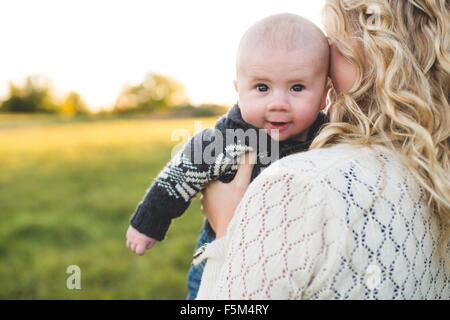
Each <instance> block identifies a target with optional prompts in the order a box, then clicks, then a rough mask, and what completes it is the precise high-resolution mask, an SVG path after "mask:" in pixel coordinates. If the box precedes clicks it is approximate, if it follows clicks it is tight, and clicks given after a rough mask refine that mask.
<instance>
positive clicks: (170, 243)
mask: <svg viewBox="0 0 450 320" xmlns="http://www.w3.org/2000/svg"><path fill="white" fill-rule="evenodd" d="M202 120H203V122H202V123H203V125H204V126H207V125H208V126H210V125H212V124H213V123H214V119H202ZM177 128H184V129H187V130H189V131H191V132H192V131H193V129H194V126H193V120H192V119H184V120H148V119H134V120H133V119H126V120H120V119H109V120H101V121H100V120H99V121H96V120H83V121H80V120H77V121H71V120H67V119H58V118H52V117H48V116H40V117H30V116H10V115H0V219H1V220H0V299H13V298H14V299H25V298H26V299H184V297H185V295H186V286H185V278H186V273H187V270H188V268H189V264H190V261H191V255H192V251H193V250H194V245H195V241H196V238H197V234H198V231H199V228H200V225H201V220H202V216H201V214H200V210H199V203H198V201H197V200H196V201H195V202H194V203H193V205H192V206H191V207H190V209H189V211H188V212H187V213H186V214H185V215H184V216H183V217H181V218H179V219H177V220H175V221H174V223H173V224H172V226H171V229H170V230H169V233H168V235H167V238H166V240H165V241H163V242H161V243H160V244H158V246H156V247H155V248H154V249H152V250H151V251H150V252H148V253H147V254H146V255H145V256H144V257H138V256H134V255H133V254H131V252H129V251H128V249H127V248H126V246H125V238H124V236H125V231H126V228H127V226H128V220H129V218H130V215H131V214H132V212H133V211H134V209H135V207H136V204H137V203H138V201H139V200H140V199H141V198H142V196H143V194H144V192H145V190H146V188H147V187H148V186H149V184H150V183H151V181H152V179H153V178H154V177H155V176H156V174H157V173H158V172H159V171H160V170H161V168H162V167H163V165H164V164H165V163H166V162H167V161H168V160H169V159H170V154H171V150H172V147H173V146H174V145H176V144H179V142H180V141H171V135H172V133H173V132H174V130H175V129H177ZM69 265H78V266H79V267H80V268H81V286H82V288H81V290H68V289H67V287H66V279H67V277H68V276H69V275H68V274H66V268H67V267H68V266H69Z"/></svg>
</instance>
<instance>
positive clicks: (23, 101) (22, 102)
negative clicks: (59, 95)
mask: <svg viewBox="0 0 450 320" xmlns="http://www.w3.org/2000/svg"><path fill="white" fill-rule="evenodd" d="M1 109H2V110H3V111H7V112H56V109H57V107H56V105H55V104H54V103H53V98H52V84H51V82H50V80H49V79H48V78H45V77H44V76H40V75H34V76H29V77H27V78H26V80H25V85H24V86H23V87H20V86H18V85H16V84H14V83H12V82H10V83H9V96H8V98H7V99H6V100H5V101H3V103H2V104H1Z"/></svg>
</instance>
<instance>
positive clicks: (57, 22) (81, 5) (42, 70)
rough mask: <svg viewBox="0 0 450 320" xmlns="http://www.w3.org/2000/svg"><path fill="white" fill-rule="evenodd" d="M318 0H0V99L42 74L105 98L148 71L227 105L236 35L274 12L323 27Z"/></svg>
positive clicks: (90, 97) (64, 87)
mask: <svg viewBox="0 0 450 320" xmlns="http://www.w3.org/2000/svg"><path fill="white" fill-rule="evenodd" d="M323 4H324V0H316V1H305V0H240V1H239V0H228V1H217V0H209V1H207V0H191V1H186V0H184V1H183V0H159V1H156V0H146V1H145V0H38V1H36V0H1V1H0V41H1V50H0V99H1V98H3V97H4V96H5V95H6V93H7V88H8V82H9V81H12V82H14V83H19V84H20V83H22V82H23V80H24V79H25V78H26V77H27V76H29V75H35V74H40V75H45V76H47V77H48V78H50V79H51V80H52V82H53V87H54V90H55V93H56V95H57V96H63V95H64V94H66V93H68V92H69V91H71V90H74V91H76V92H78V93H80V94H81V96H82V97H83V99H84V101H85V102H86V103H87V104H88V105H89V106H90V107H91V108H92V110H94V111H95V110H99V109H101V108H108V107H111V106H112V105H113V104H114V102H115V100H116V98H117V96H118V95H119V94H120V92H121V89H122V88H123V86H124V85H126V84H137V83H139V82H141V81H142V80H143V79H144V76H145V74H146V73H147V72H156V73H160V74H164V75H167V76H170V77H173V78H175V79H177V80H178V81H180V82H181V83H182V84H183V85H184V86H185V89H186V91H187V94H188V96H189V98H190V100H191V102H192V103H194V104H200V103H220V104H225V105H230V104H233V103H234V102H235V101H236V98H237V96H236V93H235V91H234V87H233V80H234V78H235V68H234V64H235V53H236V50H237V46H238V43H239V40H240V38H241V36H242V34H243V33H244V32H245V31H246V30H247V28H248V27H250V26H251V25H252V24H253V23H255V22H256V21H258V20H260V19H262V18H264V17H266V16H268V15H272V14H276V13H282V12H290V13H296V14H299V15H302V16H304V17H306V18H308V19H310V20H311V21H313V22H314V23H316V24H317V25H318V26H319V27H321V28H322V24H321V9H322V7H323Z"/></svg>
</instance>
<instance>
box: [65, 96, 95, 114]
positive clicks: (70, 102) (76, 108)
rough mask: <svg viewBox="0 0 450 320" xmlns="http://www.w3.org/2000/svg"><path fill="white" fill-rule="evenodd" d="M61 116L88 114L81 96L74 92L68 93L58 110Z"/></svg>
mask: <svg viewBox="0 0 450 320" xmlns="http://www.w3.org/2000/svg"><path fill="white" fill-rule="evenodd" d="M59 112H60V113H61V114H64V115H68V116H74V115H77V114H88V113H89V110H88V108H87V106H86V104H85V103H84V101H83V99H82V98H81V96H80V95H79V94H78V93H76V92H70V93H69V94H68V95H67V96H66V98H65V100H64V102H63V103H62V105H61V108H60V110H59Z"/></svg>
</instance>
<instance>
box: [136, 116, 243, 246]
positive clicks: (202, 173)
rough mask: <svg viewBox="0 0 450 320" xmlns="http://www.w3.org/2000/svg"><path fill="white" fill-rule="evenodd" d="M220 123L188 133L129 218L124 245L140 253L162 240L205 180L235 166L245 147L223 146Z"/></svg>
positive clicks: (214, 178) (222, 175)
mask: <svg viewBox="0 0 450 320" xmlns="http://www.w3.org/2000/svg"><path fill="white" fill-rule="evenodd" d="M221 124H223V123H221V122H220V121H219V122H218V123H217V124H216V127H215V129H205V130H203V131H202V132H200V133H199V134H197V135H195V136H194V137H192V138H191V139H190V140H189V141H188V142H187V143H186V145H185V147H184V148H183V150H182V151H181V152H179V153H178V154H177V155H176V156H175V157H174V159H172V161H170V162H169V163H168V164H167V166H166V167H165V168H164V169H163V170H162V171H161V173H160V174H159V175H158V176H157V177H156V179H155V181H154V182H153V184H152V186H151V187H150V188H149V189H148V191H147V193H146V195H145V197H144V199H143V200H142V201H141V202H140V203H139V205H138V208H137V210H136V212H135V214H134V215H133V217H132V219H131V221H130V225H131V226H130V229H129V235H128V233H127V245H128V247H129V248H130V249H131V250H132V251H134V252H135V253H137V254H139V253H142V254H143V253H145V251H146V250H147V248H151V247H152V246H153V245H154V243H155V242H156V241H161V240H163V238H164V236H165V234H166V232H167V230H168V228H169V225H170V223H171V220H172V219H174V218H177V217H179V216H181V214H183V213H184V212H185V211H186V209H187V208H188V207H189V205H190V203H191V201H192V199H193V198H194V197H195V196H196V195H197V194H198V193H199V192H200V191H202V190H203V189H204V188H205V187H206V186H207V185H208V183H209V182H211V181H213V180H217V179H220V178H222V177H224V176H226V173H229V172H230V171H231V172H232V171H235V170H236V169H237V162H238V158H239V157H240V156H241V155H242V154H244V153H245V152H246V151H248V147H245V146H242V145H229V146H225V139H224V134H225V127H224V126H223V125H221ZM212 150H215V152H214V153H211V151H212ZM133 248H134V249H133ZM138 249H139V250H138Z"/></svg>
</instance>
